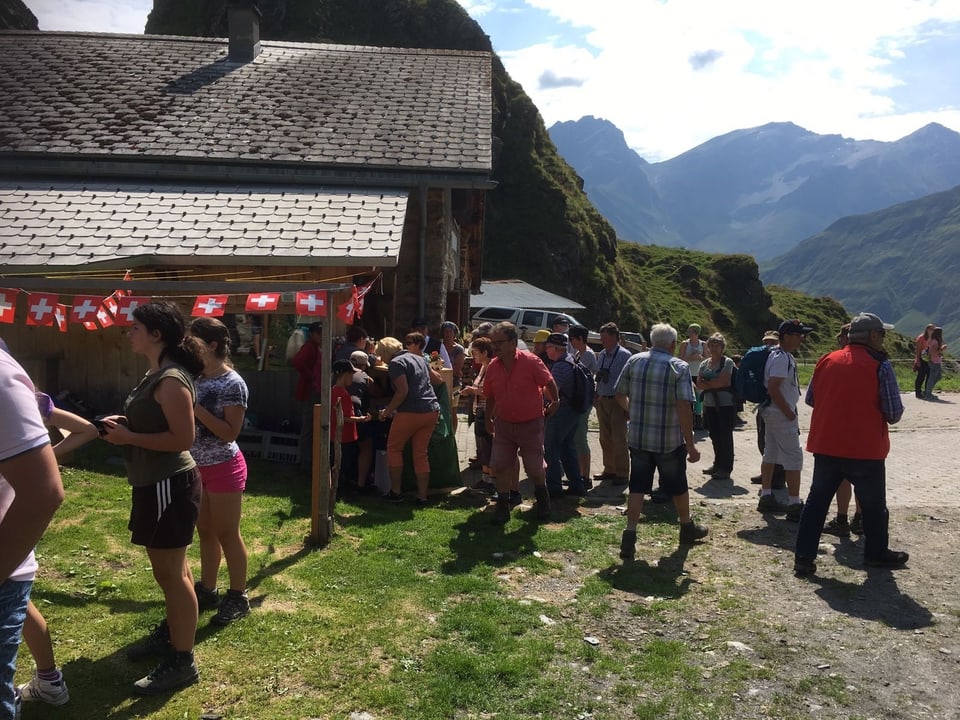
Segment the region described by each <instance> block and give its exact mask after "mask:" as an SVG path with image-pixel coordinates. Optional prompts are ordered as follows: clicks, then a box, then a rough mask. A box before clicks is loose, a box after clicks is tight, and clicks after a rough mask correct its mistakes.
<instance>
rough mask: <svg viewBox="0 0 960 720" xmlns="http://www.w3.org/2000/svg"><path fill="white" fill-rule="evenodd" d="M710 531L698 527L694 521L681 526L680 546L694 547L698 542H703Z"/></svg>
mask: <svg viewBox="0 0 960 720" xmlns="http://www.w3.org/2000/svg"><path fill="white" fill-rule="evenodd" d="M709 534H710V531H709V530H707V528H705V527H703V525H697V524H696V523H695V522H694V521H693V520H691V521H690V522H685V523H681V524H680V544H681V545H693V544H694V543H695V542H697V541H698V540H703V539H704V538H705V537H706V536H707V535H709Z"/></svg>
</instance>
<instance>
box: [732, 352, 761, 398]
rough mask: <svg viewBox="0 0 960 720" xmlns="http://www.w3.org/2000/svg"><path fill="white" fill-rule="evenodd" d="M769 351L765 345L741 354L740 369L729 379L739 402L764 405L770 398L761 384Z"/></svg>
mask: <svg viewBox="0 0 960 720" xmlns="http://www.w3.org/2000/svg"><path fill="white" fill-rule="evenodd" d="M770 350H771V348H770V347H769V346H767V345H757V346H756V347H752V348H750V349H749V350H747V352H745V353H744V354H743V358H742V359H741V360H740V367H739V368H738V370H737V373H736V375H735V377H733V378H731V381H732V383H731V384H732V385H733V388H734V390H735V391H736V393H737V395H738V396H739V397H740V399H741V400H746V401H747V402H752V403H765V402H767V400H768V399H769V398H770V395H769V394H768V393H767V386H766V385H764V384H763V370H764V368H765V367H766V366H767V358H769V357H770Z"/></svg>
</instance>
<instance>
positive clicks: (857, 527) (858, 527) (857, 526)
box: [850, 513, 863, 535]
mask: <svg viewBox="0 0 960 720" xmlns="http://www.w3.org/2000/svg"><path fill="white" fill-rule="evenodd" d="M850 532H852V533H853V534H854V535H863V518H862V517H860V513H854V516H853V519H852V520H850Z"/></svg>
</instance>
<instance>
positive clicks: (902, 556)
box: [863, 550, 910, 568]
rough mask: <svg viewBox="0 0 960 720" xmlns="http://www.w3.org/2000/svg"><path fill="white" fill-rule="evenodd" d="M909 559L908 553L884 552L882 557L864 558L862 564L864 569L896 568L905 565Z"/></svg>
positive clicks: (897, 551)
mask: <svg viewBox="0 0 960 720" xmlns="http://www.w3.org/2000/svg"><path fill="white" fill-rule="evenodd" d="M909 559H910V555H909V554H908V553H905V552H900V551H899V550H884V551H883V554H882V555H879V556H877V557H875V558H868V557H865V558H864V559H863V564H864V566H865V567H877V568H897V567H903V566H904V565H906V564H907V560H909Z"/></svg>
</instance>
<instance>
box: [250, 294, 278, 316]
mask: <svg viewBox="0 0 960 720" xmlns="http://www.w3.org/2000/svg"><path fill="white" fill-rule="evenodd" d="M279 304H280V293H253V294H251V295H247V304H246V305H244V307H243V309H244V311H246V312H248V313H256V312H264V311H265V310H276V309H277V306H278V305H279Z"/></svg>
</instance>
